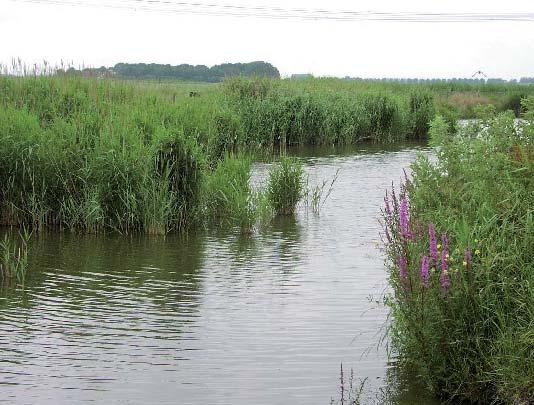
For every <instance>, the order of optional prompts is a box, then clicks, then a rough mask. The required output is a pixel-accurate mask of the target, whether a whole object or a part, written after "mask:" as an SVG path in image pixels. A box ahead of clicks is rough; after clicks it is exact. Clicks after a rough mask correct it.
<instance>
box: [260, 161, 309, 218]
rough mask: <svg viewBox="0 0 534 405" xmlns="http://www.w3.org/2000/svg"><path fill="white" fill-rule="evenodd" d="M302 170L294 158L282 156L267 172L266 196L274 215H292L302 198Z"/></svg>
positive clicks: (299, 163)
mask: <svg viewBox="0 0 534 405" xmlns="http://www.w3.org/2000/svg"><path fill="white" fill-rule="evenodd" d="M304 182H305V180H304V169H303V166H302V163H301V162H300V161H299V160H297V159H296V158H291V157H287V156H283V157H282V158H281V159H280V161H279V162H278V163H277V164H274V165H273V167H272V168H271V170H270V172H269V181H268V184H267V196H268V200H269V203H270V205H271V207H272V209H273V211H274V212H275V213H276V215H292V214H294V213H295V210H296V208H297V204H298V203H299V201H300V200H301V199H302V198H303V197H304V184H305V183H304Z"/></svg>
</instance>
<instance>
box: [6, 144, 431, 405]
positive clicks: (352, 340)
mask: <svg viewBox="0 0 534 405" xmlns="http://www.w3.org/2000/svg"><path fill="white" fill-rule="evenodd" d="M418 151H425V149H424V148H422V147H418V146H414V145H411V146H405V147H401V146H398V147H396V148H395V149H389V150H386V149H383V148H371V149H370V148H367V149H366V148H363V147H362V149H361V150H357V149H353V150H348V151H343V152H339V151H337V152H335V153H334V152H328V151H324V150H311V151H310V150H309V151H301V152H300V153H299V155H300V156H301V157H302V158H303V160H304V161H305V166H306V171H307V173H308V174H309V178H310V182H311V183H317V182H321V181H322V180H323V179H324V180H331V179H332V178H333V177H334V175H335V174H336V172H337V171H338V170H339V172H338V177H337V180H336V182H335V184H334V187H333V190H332V193H331V194H330V196H329V198H328V199H327V200H326V202H325V203H324V205H323V207H322V209H321V212H320V214H319V215H316V214H314V213H313V212H311V210H307V209H306V208H305V207H302V208H301V209H300V210H299V212H298V214H297V215H296V217H295V218H284V219H278V220H275V221H274V222H273V223H272V224H271V225H268V226H265V227H263V228H261V229H259V230H257V231H256V232H255V234H254V235H252V236H241V235H239V234H237V233H235V232H228V233H223V232H220V233H214V232H203V233H197V234H191V235H189V236H188V237H187V238H184V237H179V236H168V237H166V238H162V237H139V236H135V237H127V236H101V235H99V236H79V235H74V234H47V235H41V236H39V237H38V238H36V239H34V241H33V245H32V250H31V259H30V269H29V273H30V276H29V279H28V281H27V283H26V286H25V288H24V289H23V290H22V289H20V288H12V287H4V288H3V289H2V290H0V330H1V331H2V333H1V335H0V391H1V395H0V402H6V403H17V404H43V405H44V404H77V403H85V402H94V403H105V404H115V403H121V404H122V403H127V404H156V403H157V404H210V405H214V404H232V405H240V404H243V405H245V404H246V405H250V404H257V405H261V404H265V405H273V404H325V405H326V404H330V399H331V398H334V399H336V398H337V399H339V397H338V395H337V393H338V390H339V368H340V364H341V363H343V367H344V369H345V373H346V374H349V370H350V369H351V368H352V369H353V371H354V375H355V379H356V380H359V379H364V378H366V379H367V380H366V383H365V390H364V391H365V403H392V404H412V403H418V404H432V403H433V402H432V401H430V400H426V399H424V394H423V393H422V392H421V391H419V390H418V389H417V388H416V387H413V386H411V385H410V382H409V381H410V380H409V379H408V381H406V379H404V378H403V377H402V375H399V373H398V372H397V369H396V367H395V365H394V362H388V359H387V355H386V348H385V347H384V346H380V347H378V343H379V341H380V339H381V337H382V334H383V332H384V327H385V326H386V318H387V314H388V311H387V309H386V308H385V307H384V306H383V304H382V297H383V294H384V293H385V292H386V290H387V280H386V270H385V268H384V264H383V257H382V254H381V252H380V249H379V231H380V226H379V224H378V217H379V212H380V207H381V205H382V198H383V195H384V191H385V189H386V188H388V187H389V186H390V185H391V183H392V182H395V183H397V184H398V182H399V181H400V179H401V178H402V177H403V168H406V167H408V165H409V164H410V162H411V161H413V159H414V158H415V156H416V154H417V152H418ZM267 169H268V167H267V165H261V164H260V165H258V166H256V168H255V174H254V176H255V181H256V182H261V180H262V179H263V178H264V175H265V173H266V170H267ZM326 189H328V186H326ZM414 401H415V402H414Z"/></svg>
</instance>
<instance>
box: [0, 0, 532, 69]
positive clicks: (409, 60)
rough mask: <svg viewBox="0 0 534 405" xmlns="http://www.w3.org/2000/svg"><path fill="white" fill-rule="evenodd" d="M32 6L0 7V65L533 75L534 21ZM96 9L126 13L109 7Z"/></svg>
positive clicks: (343, 6)
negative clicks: (260, 65)
mask: <svg viewBox="0 0 534 405" xmlns="http://www.w3.org/2000/svg"><path fill="white" fill-rule="evenodd" d="M34 1H38V3H29V2H27V0H0V38H1V39H2V41H1V45H0V62H3V63H8V62H9V61H10V60H11V58H12V57H20V58H22V59H23V60H25V61H26V62H29V63H33V62H36V61H42V60H43V59H46V60H47V61H50V62H52V63H57V62H59V61H61V60H64V61H71V62H73V63H74V65H76V66H80V65H84V66H101V65H105V66H112V65H114V64H115V63H117V62H156V63H169V64H181V63H190V64H205V65H209V66H211V65H213V64H218V63H223V62H248V61H254V60H265V61H268V62H271V63H273V64H274V65H275V66H276V67H278V69H279V70H280V72H281V73H282V75H290V74H292V73H308V72H309V73H313V74H314V75H317V76H324V75H328V76H346V75H348V76H359V77H469V76H471V75H472V74H473V73H474V72H475V71H478V70H482V71H484V72H485V73H486V74H487V75H488V76H490V77H505V78H514V77H515V78H519V77H521V76H534V21H531V22H510V21H504V22H503V21H495V22H493V21H492V22H488V21H485V22H468V23H466V22H462V23H448V22H439V23H428V22H426V23H412V22H383V21H328V20H319V21H315V20H314V21H305V20H300V19H285V20H277V19H265V18H255V17H232V16H227V15H224V16H206V15H194V14H189V13H184V12H169V11H164V10H159V11H158V10H157V9H158V7H159V6H158V5H157V4H156V5H155V6H151V11H146V10H142V9H139V8H138V9H134V8H133V6H132V4H133V3H135V2H139V1H140V0H60V1H59V2H60V3H61V2H65V1H76V2H77V3H79V4H82V5H76V6H72V5H62V4H51V3H53V1H52V0H34ZM56 1H58V0H56ZM165 1H167V2H177V1H179V0H165ZM190 1H195V0H190ZM196 2H198V3H210V4H222V5H244V6H247V7H251V6H264V7H270V8H272V7H283V8H305V9H327V10H349V11H385V12H453V13H467V12H472V13H515V12H522V13H524V12H532V13H534V1H532V0H509V1H493V0H445V1H443V0H432V1H429V0H421V1H419V0H402V1H399V0H370V1H368V0H364V1H355V0H329V1H319V0H286V1H281V0H270V1H269V0H224V1H219V0H196ZM94 3H99V4H108V5H109V4H118V3H120V4H123V3H124V4H123V5H121V7H120V8H109V7H102V6H95V5H94ZM92 4H93V5H92ZM158 4H159V5H160V6H161V4H163V3H158ZM165 4H167V5H168V4H169V3H165ZM165 7H167V8H168V6H165ZM160 8H161V7H160ZM154 10H155V11H154Z"/></svg>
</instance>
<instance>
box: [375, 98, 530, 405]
mask: <svg viewBox="0 0 534 405" xmlns="http://www.w3.org/2000/svg"><path fill="white" fill-rule="evenodd" d="M523 105H524V106H525V110H527V109H528V107H530V111H531V112H528V113H526V114H525V116H524V118H525V119H526V120H527V121H525V122H523V123H520V124H515V123H514V115H513V113H512V112H507V113H500V114H495V112H494V111H493V113H492V112H491V110H495V109H491V108H490V109H488V108H486V109H483V110H481V111H482V112H483V117H482V118H483V119H482V121H480V122H479V123H475V124H472V125H470V126H468V127H465V128H463V129H461V130H460V131H459V133H457V134H451V133H450V128H449V126H448V124H447V122H446V121H445V120H444V119H442V118H441V117H438V118H436V120H434V121H433V123H432V126H431V131H430V132H431V141H432V143H433V144H434V145H436V146H437V152H436V153H437V161H436V162H434V163H432V162H431V161H430V160H429V159H428V158H426V157H423V156H421V157H419V159H418V160H417V161H416V162H415V164H414V165H413V179H411V180H408V181H407V182H406V183H405V184H404V186H403V188H402V189H401V191H400V193H398V194H397V195H395V194H389V196H388V203H389V205H390V208H389V209H387V208H386V209H385V213H384V221H385V224H386V231H387V233H386V235H385V237H386V252H387V257H388V265H389V269H390V274H389V281H390V284H391V286H392V290H393V293H392V295H391V296H389V297H388V300H387V302H388V304H389V305H390V307H391V310H392V328H391V338H392V342H393V345H394V348H395V350H396V351H397V353H398V355H399V357H400V359H401V362H402V363H403V364H404V365H406V366H407V367H411V368H413V369H415V371H416V374H417V375H418V376H419V378H420V380H421V382H422V383H423V384H424V385H426V386H427V387H429V388H430V389H432V390H433V391H434V392H435V393H436V394H437V395H439V396H441V397H443V398H446V399H451V398H452V399H454V400H460V399H464V400H469V401H473V402H475V403H493V402H494V401H495V402H503V403H509V404H519V403H521V404H522V403H525V404H526V403H532V402H533V401H534V334H533V333H532V331H533V330H534V288H533V286H534V260H533V256H532V248H533V246H534V131H533V129H534V126H533V122H534V115H533V113H532V111H534V108H533V107H534V99H530V100H526V102H523ZM403 205H404V206H405V207H406V208H404V209H403V208H402V207H403ZM388 212H390V213H388ZM403 212H404V213H403ZM402 218H405V220H403V219H402ZM431 224H433V226H434V228H435V233H436V238H437V242H436V243H437V246H436V248H435V251H436V252H437V260H436V261H435V262H434V259H433V258H432V256H433V254H432V251H433V248H432V242H431V240H432V239H433V237H432V236H431V230H430V228H431ZM443 235H445V237H444V236H443ZM445 238H446V240H445ZM426 260H428V262H429V265H428V268H429V273H428V278H427V280H426V281H425V277H424V275H423V274H424V273H423V270H422V269H423V268H424V264H423V262H424V261H426Z"/></svg>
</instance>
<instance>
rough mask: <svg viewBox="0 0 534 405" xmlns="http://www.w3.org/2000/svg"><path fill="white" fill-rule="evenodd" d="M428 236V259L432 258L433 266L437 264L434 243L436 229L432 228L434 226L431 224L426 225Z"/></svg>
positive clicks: (436, 250)
mask: <svg viewBox="0 0 534 405" xmlns="http://www.w3.org/2000/svg"><path fill="white" fill-rule="evenodd" d="M428 236H429V239H430V257H431V258H432V261H433V262H434V266H435V265H436V264H437V262H438V245H437V242H436V229H435V228H434V224H433V223H432V222H431V223H430V224H428Z"/></svg>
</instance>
